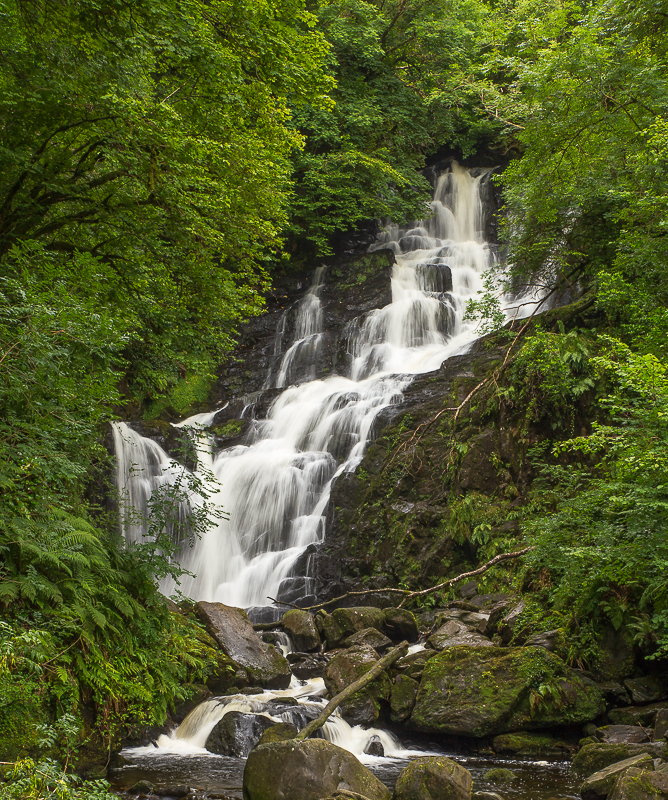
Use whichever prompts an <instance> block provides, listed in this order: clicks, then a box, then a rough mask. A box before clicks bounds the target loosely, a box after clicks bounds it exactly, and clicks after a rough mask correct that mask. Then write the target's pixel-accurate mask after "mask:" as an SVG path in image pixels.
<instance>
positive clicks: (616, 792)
mask: <svg viewBox="0 0 668 800" xmlns="http://www.w3.org/2000/svg"><path fill="white" fill-rule="evenodd" d="M635 772H636V770H635V769H629V770H628V771H627V773H626V774H625V775H623V776H622V777H620V778H619V779H618V780H617V783H616V784H615V788H614V789H613V792H612V794H611V795H609V800H666V798H668V774H666V773H665V772H649V771H644V770H643V771H642V772H640V773H639V774H634V773H635Z"/></svg>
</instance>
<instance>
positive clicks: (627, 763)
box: [580, 753, 654, 800]
mask: <svg viewBox="0 0 668 800" xmlns="http://www.w3.org/2000/svg"><path fill="white" fill-rule="evenodd" d="M640 766H642V767H643V768H644V769H649V770H653V769H654V764H653V762H652V757H651V756H650V755H648V754H647V753H641V754H640V755H637V756H632V757H631V758H625V759H624V760H623V761H617V762H616V763H614V764H610V766H607V767H604V768H603V769H601V770H599V771H598V772H594V774H593V775H590V776H589V777H588V778H587V780H586V781H585V782H584V783H583V784H582V786H581V787H580V797H582V800H600V798H606V797H607V796H608V795H609V794H610V792H611V791H612V789H613V788H614V786H615V783H616V782H617V778H619V777H620V775H623V774H624V773H625V772H626V770H627V769H628V768H629V767H640Z"/></svg>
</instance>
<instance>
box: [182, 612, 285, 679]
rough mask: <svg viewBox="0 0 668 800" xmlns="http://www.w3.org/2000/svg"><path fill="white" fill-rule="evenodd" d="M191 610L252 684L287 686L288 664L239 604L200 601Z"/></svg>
mask: <svg viewBox="0 0 668 800" xmlns="http://www.w3.org/2000/svg"><path fill="white" fill-rule="evenodd" d="M195 613H196V614H197V616H198V618H199V619H200V620H201V621H202V622H203V623H204V625H205V627H206V630H207V632H208V633H209V634H210V636H211V637H212V638H213V639H214V640H215V642H216V644H217V646H218V647H219V648H220V649H221V650H222V651H223V653H224V654H225V655H226V656H227V657H228V658H229V659H230V660H231V661H233V662H234V664H235V665H237V667H238V668H239V671H240V670H243V671H245V673H246V674H247V675H248V677H249V679H250V682H251V683H252V684H253V685H257V686H266V687H267V688H270V689H287V688H288V686H289V685H290V679H291V678H292V672H291V671H290V665H289V664H288V662H287V661H286V659H285V658H284V657H283V655H282V654H281V653H279V652H278V650H277V649H276V648H275V647H274V646H273V645H268V644H265V643H264V642H263V641H262V639H260V637H259V636H258V634H257V633H256V632H255V631H254V630H253V626H252V624H251V622H250V620H249V619H248V615H247V614H246V612H245V611H244V610H243V609H242V608H234V607H233V606H226V605H225V604H224V603H206V602H204V601H201V602H199V603H197V605H196V606H195ZM235 682H236V676H235ZM236 685H239V684H238V683H237V684H236Z"/></svg>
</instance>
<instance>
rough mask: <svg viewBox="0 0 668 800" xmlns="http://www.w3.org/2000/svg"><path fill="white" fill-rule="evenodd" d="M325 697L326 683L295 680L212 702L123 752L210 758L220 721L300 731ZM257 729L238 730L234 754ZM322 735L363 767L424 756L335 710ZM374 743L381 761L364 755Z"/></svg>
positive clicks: (253, 741) (257, 733)
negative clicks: (258, 720)
mask: <svg viewBox="0 0 668 800" xmlns="http://www.w3.org/2000/svg"><path fill="white" fill-rule="evenodd" d="M324 694H325V683H324V681H323V679H322V678H312V679H311V680H309V681H306V682H304V683H303V684H302V683H300V682H299V681H297V680H295V679H294V678H293V685H292V686H291V687H290V688H289V689H283V690H278V691H265V692H263V693H262V694H257V695H250V696H248V695H242V694H237V695H231V696H229V697H214V698H212V699H210V700H205V701H204V702H203V703H200V704H199V705H198V706H197V707H196V708H194V709H193V710H192V711H191V712H190V714H188V716H187V717H186V718H185V719H184V720H183V722H182V723H181V724H180V725H179V726H178V728H176V729H175V730H174V731H172V733H171V734H169V735H166V734H163V735H161V736H159V737H158V739H157V740H156V742H155V743H154V745H151V746H148V747H136V748H131V749H129V750H128V751H126V752H127V753H128V755H134V756H137V755H140V756H141V755H149V756H155V755H160V754H168V753H171V754H174V755H210V752H209V751H208V750H207V749H206V744H207V740H208V739H209V737H210V735H211V733H212V731H213V730H214V728H215V727H216V725H217V724H218V723H219V722H220V721H221V720H222V719H223V717H224V716H226V715H227V714H231V713H233V712H240V713H241V714H243V715H249V716H252V717H262V718H264V719H267V720H269V721H270V723H271V724H278V723H281V722H289V723H290V724H292V725H294V726H295V727H296V728H298V729H299V730H301V729H302V728H304V727H305V726H306V725H307V724H308V722H309V721H310V720H312V719H315V718H316V717H317V716H318V715H319V714H320V712H321V711H322V709H323V708H324V707H325V705H326V702H327V701H326V700H324V699H321V698H322V695H324ZM287 698H292V699H293V701H294V700H296V701H297V703H296V704H294V705H293V704H290V705H288V704H282V703H281V701H282V700H286V699H287ZM249 722H252V720H250V721H249ZM260 730H261V728H260V726H257V725H253V724H248V725H245V726H240V730H239V732H238V734H237V735H238V738H239V739H241V740H242V741H238V742H235V749H238V750H241V751H244V750H245V751H246V752H249V751H250V749H252V747H254V746H255V745H256V744H257V740H258V739H259V736H260V735H261V733H260ZM321 735H322V737H323V738H325V739H327V741H330V742H332V743H333V744H336V745H338V746H339V747H342V748H343V749H344V750H348V751H349V752H351V753H354V754H355V755H356V756H357V757H358V758H359V759H360V760H361V761H364V762H367V763H373V762H374V761H377V760H378V758H381V757H382V758H402V759H403V758H410V757H411V756H421V755H425V753H423V752H421V751H413V750H406V749H405V748H404V747H403V746H402V745H401V742H400V741H399V740H398V739H397V738H396V737H395V736H394V735H392V734H391V733H389V732H388V731H384V730H381V729H380V728H368V729H365V728H362V727H361V726H360V725H355V726H351V725H349V724H348V723H347V722H346V721H345V720H344V719H343V717H341V715H340V713H339V711H338V709H337V710H336V711H335V712H334V714H333V715H332V716H331V717H330V718H329V720H328V721H327V722H326V723H325V724H324V726H323V728H322V730H321ZM246 739H248V741H246ZM374 740H377V741H378V742H380V744H381V746H382V750H383V756H375V755H370V754H369V753H367V752H366V750H368V749H370V748H369V744H370V743H371V742H373V741H374Z"/></svg>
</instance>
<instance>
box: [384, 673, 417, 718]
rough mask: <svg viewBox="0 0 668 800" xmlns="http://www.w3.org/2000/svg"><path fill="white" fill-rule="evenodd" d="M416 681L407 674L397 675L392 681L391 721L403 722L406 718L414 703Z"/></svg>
mask: <svg viewBox="0 0 668 800" xmlns="http://www.w3.org/2000/svg"><path fill="white" fill-rule="evenodd" d="M418 686H419V684H418V682H417V681H416V680H413V678H409V677H408V675H397V677H396V678H395V679H394V681H393V683H392V691H391V693H390V708H391V712H390V718H391V719H392V722H403V721H404V720H405V719H408V717H410V715H411V711H412V710H413V706H414V705H415V698H416V697H417V692H418Z"/></svg>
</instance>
